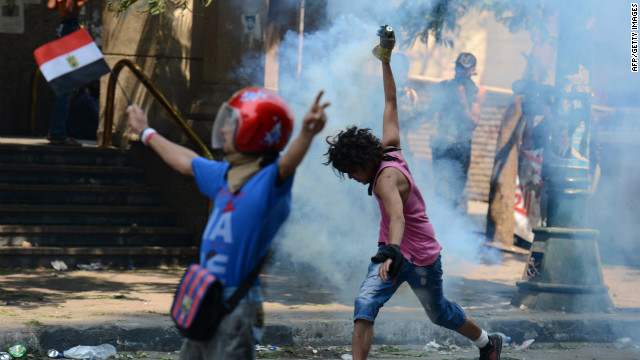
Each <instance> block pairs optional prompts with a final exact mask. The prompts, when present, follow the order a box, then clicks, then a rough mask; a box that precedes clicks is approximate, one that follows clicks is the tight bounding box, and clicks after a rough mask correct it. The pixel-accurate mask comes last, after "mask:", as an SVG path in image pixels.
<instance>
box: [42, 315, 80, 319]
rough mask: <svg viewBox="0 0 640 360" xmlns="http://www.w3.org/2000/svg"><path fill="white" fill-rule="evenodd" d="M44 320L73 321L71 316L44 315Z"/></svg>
mask: <svg viewBox="0 0 640 360" xmlns="http://www.w3.org/2000/svg"><path fill="white" fill-rule="evenodd" d="M42 317H43V318H51V319H72V318H73V317H72V316H71V315H42Z"/></svg>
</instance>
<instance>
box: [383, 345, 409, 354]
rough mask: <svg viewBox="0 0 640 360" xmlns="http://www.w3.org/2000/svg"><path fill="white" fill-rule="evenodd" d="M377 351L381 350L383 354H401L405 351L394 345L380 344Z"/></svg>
mask: <svg viewBox="0 0 640 360" xmlns="http://www.w3.org/2000/svg"><path fill="white" fill-rule="evenodd" d="M376 352H379V353H381V354H400V353H403V352H404V351H402V350H400V349H399V348H397V347H394V346H380V347H378V348H376Z"/></svg>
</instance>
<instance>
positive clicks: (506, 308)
mask: <svg viewBox="0 0 640 360" xmlns="http://www.w3.org/2000/svg"><path fill="white" fill-rule="evenodd" d="M502 258H503V261H502V263H500V264H480V265H477V264H465V265H464V266H461V265H457V266H455V267H447V265H446V264H445V268H444V271H445V274H446V277H445V294H446V295H447V297H448V298H450V299H451V300H454V301H456V302H457V303H459V304H460V305H461V306H462V307H463V308H464V309H465V311H466V312H467V313H468V314H469V315H471V316H472V317H473V318H474V319H475V320H476V321H477V322H478V323H479V324H480V325H481V326H482V327H484V328H486V329H487V330H488V331H500V332H503V333H505V334H507V335H509V336H511V337H512V339H513V340H514V341H516V342H519V343H521V342H522V341H523V340H527V339H535V340H536V342H582V341H587V342H614V341H615V340H616V339H618V338H622V337H631V338H632V340H633V341H634V342H636V341H639V340H640V338H638V336H639V335H638V334H640V296H639V295H640V287H639V286H638V282H639V280H640V269H630V268H626V267H618V266H615V267H614V266H606V265H605V266H603V274H604V278H605V285H607V286H609V295H610V297H611V299H612V301H613V303H614V306H615V307H616V308H615V310H614V311H613V312H612V313H607V314H568V313H561V312H536V311H531V310H528V309H518V308H515V307H513V306H511V305H510V304H509V302H510V300H511V298H512V296H513V294H514V293H515V292H516V289H517V288H516V286H515V282H516V281H517V280H519V279H520V278H521V276H522V272H523V270H524V264H525V262H524V261H525V259H526V256H525V255H519V254H509V253H503V254H502ZM182 271H183V269H180V268H176V269H157V270H96V271H83V270H72V271H55V270H53V269H42V270H32V271H12V270H4V271H3V272H1V273H0V274H1V275H2V276H1V277H0V349H7V348H8V347H10V346H12V345H15V344H22V345H25V346H26V347H27V349H32V350H35V349H40V350H45V351H46V350H47V349H50V348H54V349H58V350H64V349H68V348H71V347H73V346H76V345H98V344H101V343H110V344H112V345H114V346H115V347H116V348H117V349H118V351H136V350H150V351H151V350H155V351H172V350H177V349H179V346H180V343H181V339H180V337H179V335H178V333H177V332H176V331H175V329H174V327H173V324H172V322H171V319H170V318H169V316H168V309H169V307H170V304H171V301H172V298H173V292H174V290H175V287H176V285H177V283H178V281H179V279H180V276H181V274H182ZM262 278H263V281H264V292H265V298H266V303H265V313H266V331H265V336H264V339H263V342H262V344H264V345H267V344H273V345H305V346H321V345H348V344H350V343H351V330H352V321H351V317H352V303H353V297H354V296H355V293H356V292H357V289H358V286H359V283H360V281H361V280H362V279H360V278H357V279H349V280H348V283H349V286H348V287H345V289H347V290H341V289H339V288H338V287H337V286H334V285H332V283H331V282H329V281H327V280H326V279H321V278H318V277H317V275H316V273H315V272H314V270H313V269H310V268H303V267H301V266H296V267H294V268H291V266H290V265H285V264H282V263H269V264H268V265H267V266H266V268H265V269H264V271H263V275H262ZM448 338H453V339H454V340H455V341H456V342H457V343H458V344H462V345H465V344H467V342H468V341H467V340H466V339H464V338H462V337H460V336H459V335H457V334H455V333H454V332H452V331H449V330H446V329H443V328H440V327H437V326H434V325H433V324H431V322H430V321H429V320H428V318H427V316H426V315H425V313H424V311H423V310H422V309H421V308H420V305H419V303H418V302H417V300H415V297H414V295H413V294H412V293H411V291H410V289H409V288H408V286H407V285H403V287H402V288H401V290H400V292H399V293H398V295H397V296H396V297H394V298H393V299H392V300H391V301H390V302H389V303H388V304H387V306H385V308H384V309H382V311H381V312H380V316H379V318H378V320H377V322H376V327H375V330H374V343H375V344H423V345H424V344H426V343H428V342H429V341H431V340H436V341H439V342H444V341H445V340H446V339H448Z"/></svg>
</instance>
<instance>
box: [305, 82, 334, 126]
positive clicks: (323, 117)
mask: <svg viewBox="0 0 640 360" xmlns="http://www.w3.org/2000/svg"><path fill="white" fill-rule="evenodd" d="M323 94H324V90H320V92H319V93H318V95H317V96H316V100H315V101H314V102H313V104H312V105H311V107H310V108H309V111H307V113H306V114H305V116H304V119H303V120H302V130H301V131H302V132H304V133H307V134H311V135H315V134H317V133H319V132H320V131H322V129H323V128H324V125H325V123H326V122H327V114H326V113H325V112H324V109H325V108H326V107H328V106H329V105H331V103H329V102H325V103H323V104H320V98H321V97H322V95H323Z"/></svg>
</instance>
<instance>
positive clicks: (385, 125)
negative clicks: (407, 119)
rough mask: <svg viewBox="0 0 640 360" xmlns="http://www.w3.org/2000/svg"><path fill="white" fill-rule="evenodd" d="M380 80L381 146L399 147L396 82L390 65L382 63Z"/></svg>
mask: <svg viewBox="0 0 640 360" xmlns="http://www.w3.org/2000/svg"><path fill="white" fill-rule="evenodd" d="M382 82H383V85H384V114H383V116H382V147H383V148H386V147H397V148H400V123H399V121H398V99H397V96H396V82H395V80H394V79H393V72H392V71H391V65H390V64H388V63H384V62H383V63H382Z"/></svg>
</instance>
